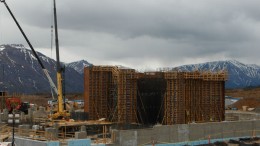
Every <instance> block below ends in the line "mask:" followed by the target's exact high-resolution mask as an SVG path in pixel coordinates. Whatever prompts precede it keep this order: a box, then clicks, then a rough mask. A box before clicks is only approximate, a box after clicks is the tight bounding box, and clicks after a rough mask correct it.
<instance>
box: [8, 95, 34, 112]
mask: <svg viewBox="0 0 260 146" xmlns="http://www.w3.org/2000/svg"><path fill="white" fill-rule="evenodd" d="M5 103H6V108H7V110H8V112H9V113H12V111H13V110H16V111H20V112H24V113H25V114H28V108H29V107H30V103H29V102H22V101H21V99H20V98H18V97H10V98H7V99H6V100H5Z"/></svg>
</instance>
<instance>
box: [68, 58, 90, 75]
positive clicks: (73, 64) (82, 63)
mask: <svg viewBox="0 0 260 146" xmlns="http://www.w3.org/2000/svg"><path fill="white" fill-rule="evenodd" d="M91 65H92V64H91V63H89V62H87V61H86V60H80V61H75V62H71V63H68V64H66V67H71V68H73V69H75V70H76V71H77V72H78V73H80V74H83V73H84V67H88V66H91Z"/></svg>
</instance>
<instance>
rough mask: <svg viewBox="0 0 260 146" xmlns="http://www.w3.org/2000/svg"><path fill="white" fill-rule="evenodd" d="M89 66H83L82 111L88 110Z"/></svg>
mask: <svg viewBox="0 0 260 146" xmlns="http://www.w3.org/2000/svg"><path fill="white" fill-rule="evenodd" d="M89 82H90V80H89V68H88V67H85V68H84V112H89Z"/></svg>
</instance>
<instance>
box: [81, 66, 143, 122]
mask: <svg viewBox="0 0 260 146" xmlns="http://www.w3.org/2000/svg"><path fill="white" fill-rule="evenodd" d="M84 70H85V92H84V96H85V103H87V104H86V106H85V108H84V111H85V112H88V113H89V118H90V119H92V120H96V119H100V118H106V119H107V120H109V121H113V122H118V123H136V122H137V116H136V97H137V96H136V94H137V90H136V80H137V76H138V75H137V73H136V72H135V70H134V69H120V68H118V67H116V66H92V67H87V68H85V69H84Z"/></svg>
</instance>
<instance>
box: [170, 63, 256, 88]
mask: <svg viewBox="0 0 260 146" xmlns="http://www.w3.org/2000/svg"><path fill="white" fill-rule="evenodd" d="M176 69H177V70H179V71H195V70H198V71H212V72H216V71H221V70H226V71H227V72H228V81H227V82H226V88H243V87H248V86H259V85H260V66H258V65H254V64H243V63H241V62H238V61H236V60H228V61H215V62H207V63H201V64H192V65H183V66H179V67H176V68H175V70H176Z"/></svg>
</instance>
